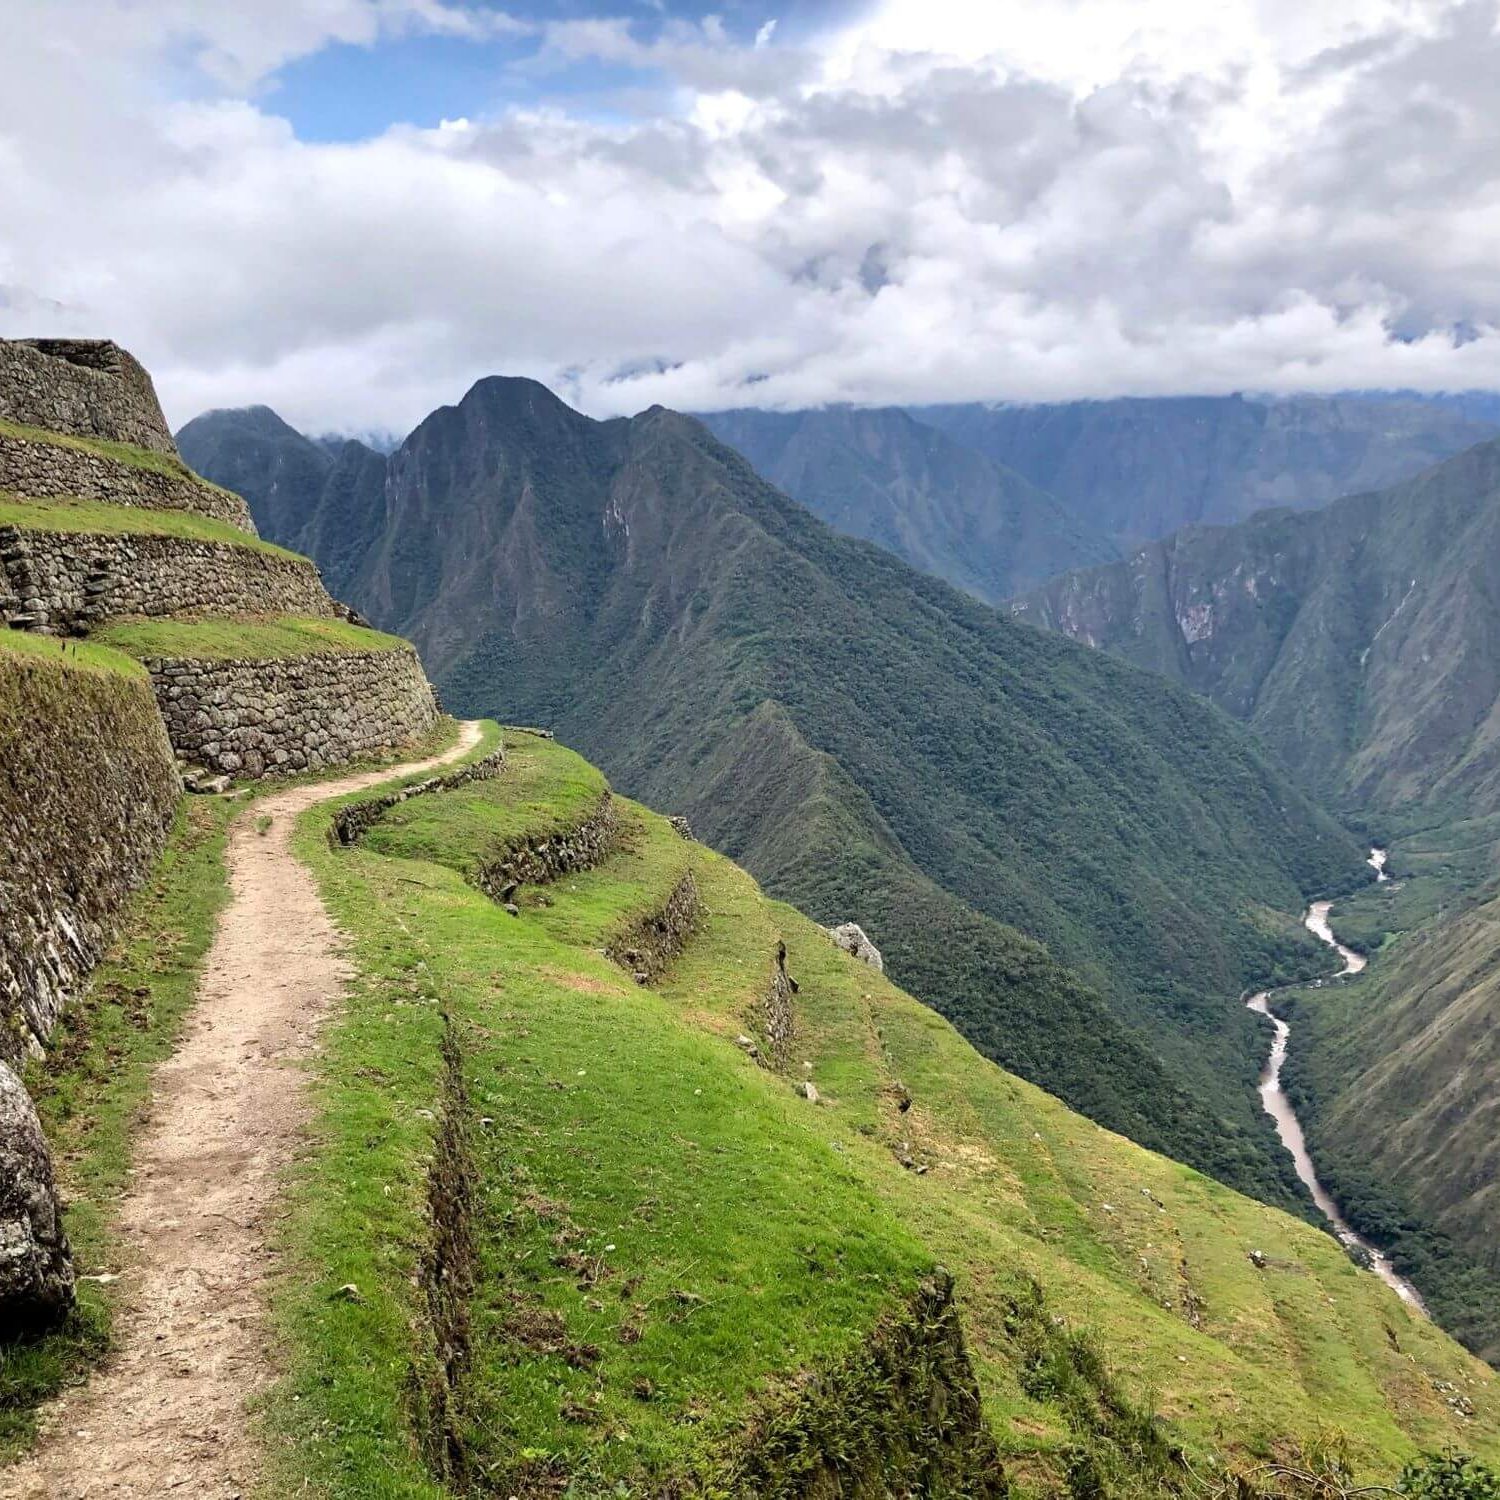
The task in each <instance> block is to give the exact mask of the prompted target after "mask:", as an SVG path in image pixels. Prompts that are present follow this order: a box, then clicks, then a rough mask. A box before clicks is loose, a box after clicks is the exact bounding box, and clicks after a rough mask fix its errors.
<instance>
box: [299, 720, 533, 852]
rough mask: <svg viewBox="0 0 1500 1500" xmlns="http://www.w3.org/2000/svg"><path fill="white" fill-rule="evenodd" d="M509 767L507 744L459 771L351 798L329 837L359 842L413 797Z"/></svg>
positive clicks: (487, 776) (488, 776)
mask: <svg viewBox="0 0 1500 1500" xmlns="http://www.w3.org/2000/svg"><path fill="white" fill-rule="evenodd" d="M504 769H505V746H504V745H501V746H500V748H499V749H498V750H491V751H490V753H489V754H488V755H484V756H481V757H480V758H479V759H478V760H476V761H472V762H471V763H470V764H469V765H467V766H462V767H460V768H459V769H458V770H457V771H449V772H448V773H447V775H445V776H429V777H428V778H427V780H426V781H418V782H414V783H413V784H412V785H411V786H404V787H401V788H399V789H398V790H396V791H394V792H386V793H384V794H383V795H382V796H379V797H366V798H365V799H364V800H363V801H360V802H351V803H349V805H348V806H347V807H341V808H339V810H338V811H337V812H336V813H335V814H334V815H333V822H332V824H331V825H330V827H329V830H328V837H329V840H330V841H331V842H332V843H335V844H354V843H358V842H359V840H360V839H362V838H363V837H364V836H365V834H366V833H368V832H369V830H370V829H371V828H373V827H374V826H375V824H377V823H378V822H379V821H380V820H381V819H382V818H383V817H384V816H385V815H386V814H387V813H388V812H389V811H390V810H391V809H392V808H393V807H399V806H400V805H401V804H402V803H403V802H410V801H411V799H412V798H413V797H426V796H430V795H431V794H432V793H433V792H451V791H456V790H457V789H458V788H459V787H461V786H468V785H469V784H470V782H474V781H493V780H494V779H495V778H496V777H497V776H498V775H499V774H500V773H501V772H502V771H503V770H504Z"/></svg>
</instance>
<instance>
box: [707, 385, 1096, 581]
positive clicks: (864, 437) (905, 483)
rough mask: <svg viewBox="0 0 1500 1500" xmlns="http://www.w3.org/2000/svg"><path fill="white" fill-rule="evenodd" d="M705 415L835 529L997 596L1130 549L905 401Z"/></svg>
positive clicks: (712, 427)
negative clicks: (917, 415) (915, 414)
mask: <svg viewBox="0 0 1500 1500" xmlns="http://www.w3.org/2000/svg"><path fill="white" fill-rule="evenodd" d="M700 420H701V421H702V422H703V424H704V426H706V427H707V428H708V430H709V431H710V432H712V433H713V434H714V436H715V437H717V438H718V439H719V440H720V441H721V442H724V443H727V444H728V445H729V446H730V447H731V448H734V449H736V450H738V451H739V452H740V453H742V454H743V455H744V456H745V457H746V458H747V459H749V461H750V464H751V467H753V468H754V469H755V471H756V472H757V473H758V474H759V475H760V476H761V477H762V478H763V479H767V480H769V481H770V482H771V483H772V484H774V485H775V486H776V488H777V489H779V490H781V491H782V492H783V493H785V494H788V495H790V496H791V497H792V499H794V500H799V501H801V503H802V504H803V505H805V506H807V508H808V509H809V510H810V511H812V513H813V514H814V515H816V516H820V517H821V518H822V519H823V520H825V521H827V522H828V524H829V525H830V526H832V527H833V528H834V530H835V531H841V532H843V533H844V534H845V535H846V536H856V537H862V538H863V539H864V540H865V541H868V542H874V543H876V544H877V545H878V546H881V547H884V548H886V550H887V551H890V552H894V553H895V554H896V556H897V557H901V558H904V559H905V560H906V561H907V562H909V563H910V564H911V565H912V567H914V568H920V569H921V570H922V571H923V572H924V573H932V574H935V575H936V576H937V577H939V578H945V579H947V581H948V582H949V583H951V584H952V585H953V586H954V587H955V588H961V589H964V590H966V591H967V592H968V593H971V594H973V595H975V596H976V597H977V598H980V599H983V600H985V601H986V602H987V603H990V604H994V603H998V602H999V601H1000V600H1002V599H1006V598H1008V597H1009V596H1010V595H1012V594H1017V593H1020V592H1022V591H1023V590H1025V589H1028V588H1031V587H1033V586H1034V585H1036V584H1039V583H1042V582H1043V581H1045V580H1046V579H1048V578H1051V577H1052V576H1053V575H1054V574H1057V573H1062V572H1065V571H1066V570H1068V569H1070V568H1084V567H1090V566H1092V565H1094V564H1096V563H1102V562H1108V561H1111V560H1112V559H1113V558H1115V557H1116V556H1117V555H1118V553H1117V550H1116V548H1115V546H1114V544H1113V543H1112V542H1111V541H1110V540H1109V539H1108V538H1107V536H1105V535H1104V534H1103V533H1102V532H1100V531H1098V530H1097V529H1095V528H1093V527H1091V526H1090V525H1089V524H1088V523H1087V522H1085V521H1084V520H1082V519H1081V518H1080V517H1079V516H1078V515H1076V514H1074V513H1073V512H1072V511H1070V510H1069V509H1068V508H1067V507H1066V506H1065V505H1063V504H1061V503H1060V502H1059V501H1058V500H1056V499H1054V498H1053V497H1052V496H1051V495H1049V494H1047V493H1045V492H1044V491H1042V490H1039V489H1038V488H1037V487H1036V486H1035V485H1033V484H1030V483H1028V482H1027V481H1026V480H1025V479H1022V478H1021V476H1020V475H1019V474H1014V473H1012V472H1010V471H1009V470H1008V469H1005V468H1003V467H1002V466H1001V465H999V464H997V463H995V462H993V461H992V460H991V459H988V458H986V457H985V456H984V454H982V453H980V452H979V451H978V450H977V449H974V448H969V447H965V446H964V445H963V444H961V443H957V442H954V441H953V440H952V439H951V438H949V437H947V436H946V435H945V434H944V433H942V432H939V431H938V430H937V429H936V428H934V427H929V426H927V425H926V424H925V423H921V422H918V421H916V420H915V419H913V418H912V417H911V416H910V415H909V414H908V413H906V412H904V411H902V410H900V409H899V408H897V407H887V408H884V409H873V408H872V409H859V408H851V407H835V408H829V409H826V410H822V411H799V412H767V411H753V410H742V411H721V412H709V413H705V414H704V415H703V416H702V418H701V419H700Z"/></svg>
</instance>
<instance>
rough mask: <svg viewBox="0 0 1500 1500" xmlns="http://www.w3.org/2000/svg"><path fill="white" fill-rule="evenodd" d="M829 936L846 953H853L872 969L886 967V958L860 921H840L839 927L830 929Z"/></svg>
mask: <svg viewBox="0 0 1500 1500" xmlns="http://www.w3.org/2000/svg"><path fill="white" fill-rule="evenodd" d="M828 936H829V937H831V938H832V939H833V940H834V942H835V943H837V944H838V946H839V947H840V948H842V949H843V950H844V952H845V953H852V954H853V955H854V956H855V958H857V959H858V960H859V961H860V962H861V963H866V964H869V966H870V967H871V968H872V969H880V970H884V969H885V960H884V959H883V958H882V957H881V956H880V949H879V948H877V947H876V946H875V944H874V943H872V942H871V941H870V939H869V936H868V934H867V933H866V932H865V930H864V928H863V927H861V926H860V925H859V923H858V922H840V923H839V925H838V926H837V927H830V928H829V929H828Z"/></svg>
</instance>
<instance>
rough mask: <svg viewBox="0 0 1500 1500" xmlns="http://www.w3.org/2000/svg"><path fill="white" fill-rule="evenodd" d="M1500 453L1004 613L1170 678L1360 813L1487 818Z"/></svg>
mask: <svg viewBox="0 0 1500 1500" xmlns="http://www.w3.org/2000/svg"><path fill="white" fill-rule="evenodd" d="M1497 569H1500V443H1484V444H1481V445H1479V446H1477V447H1475V448H1473V449H1471V450H1469V451H1468V452H1466V453H1463V454H1460V455H1459V456H1458V457H1456V458H1453V459H1450V460H1449V461H1448V462H1446V463H1444V464H1441V465H1439V466H1438V467H1436V468H1434V469H1431V470H1429V471H1428V472H1427V473H1425V474H1423V475H1422V476H1420V477H1419V478H1417V479H1415V480H1412V481H1409V482H1408V483H1406V484H1402V485H1398V486H1395V487H1394V488H1392V489H1389V490H1384V491H1380V492H1378V493H1374V494H1369V495H1358V496H1351V497H1349V498H1347V499H1344V500H1340V501H1337V502H1335V503H1334V504H1333V505H1331V506H1329V507H1328V508H1327V509H1326V510H1323V511H1318V512H1316V513H1311V514H1302V515H1293V514H1290V513H1288V512H1284V511H1278V512H1268V513H1265V514H1262V515H1259V516H1256V517H1254V518H1253V519H1252V520H1250V521H1248V522H1246V523H1244V524H1243V525H1241V526H1236V527H1222V528H1214V527H1190V528H1188V529H1187V530H1185V531H1182V532H1179V533H1178V534H1177V535H1176V536H1173V537H1169V538H1167V539H1166V540H1165V541H1163V542H1157V543H1151V544H1148V545H1146V546H1143V547H1141V548H1139V549H1138V550H1137V551H1135V552H1134V553H1133V554H1132V555H1131V556H1130V557H1129V558H1127V559H1126V560H1124V561H1122V562H1119V563H1114V564H1110V565H1108V566H1107V567H1104V568H1101V569H1094V570H1090V571H1085V572H1082V573H1072V574H1068V575H1065V576H1064V577H1062V578H1058V579H1054V580H1053V581H1052V582H1051V583H1049V584H1047V585H1046V586H1044V587H1043V588H1041V589H1039V590H1036V591H1035V592H1034V593H1032V594H1029V595H1025V596H1023V597H1022V598H1020V599H1018V600H1016V601H1015V602H1014V604H1013V605H1012V606H1011V608H1012V610H1013V612H1014V614H1015V615H1016V617H1017V618H1019V619H1022V620H1025V621H1028V622H1030V623H1032V624H1036V625H1041V626H1044V627H1046V628H1048V629H1052V630H1057V631H1061V632H1063V633H1065V634H1067V635H1070V636H1072V637H1073V638H1074V639H1076V640H1081V641H1084V642H1086V643H1087V644H1089V645H1092V646H1098V647H1101V648H1102V649H1104V650H1106V651H1109V652H1112V653H1114V654H1116V655H1119V656H1123V657H1125V658H1126V659H1127V660H1130V661H1132V662H1135V663H1136V664H1137V665H1140V666H1144V667H1148V668H1151V669H1153V670H1155V671H1159V672H1164V673H1166V674H1167V675H1168V676H1171V677H1175V678H1177V679H1178V680H1179V681H1182V682H1185V683H1187V684H1188V686H1190V687H1192V688H1194V689H1195V690H1197V691H1198V692H1201V693H1205V694H1207V695H1208V696H1209V697H1211V698H1213V699H1214V700H1215V701H1216V702H1218V703H1220V704H1221V705H1222V706H1223V707H1224V708H1226V709H1228V710H1229V711H1230V712H1231V713H1233V714H1235V715H1236V716H1237V717H1240V718H1242V719H1245V720H1247V721H1248V722H1249V723H1250V724H1251V725H1252V726H1253V727H1254V728H1255V729H1256V730H1257V731H1258V732H1259V734H1260V735H1261V736H1262V737H1263V738H1264V739H1265V740H1266V741H1267V742H1268V743H1269V744H1270V745H1271V746H1272V747H1273V748H1274V749H1275V751H1276V752H1277V754H1278V755H1279V756H1280V757H1281V759H1282V760H1283V761H1285V763H1286V764H1288V765H1289V766H1291V767H1293V768H1294V769H1295V770H1297V771H1298V772H1299V773H1300V774H1301V775H1302V777H1303V778H1304V780H1305V781H1306V782H1307V783H1308V784H1309V785H1312V786H1314V787H1317V788H1319V789H1321V790H1322V791H1324V792H1325V793H1327V794H1329V795H1332V796H1335V797H1337V798H1339V799H1341V800H1342V801H1344V802H1346V803H1348V804H1350V805H1353V806H1357V807H1361V808H1384V809H1397V808H1410V807H1411V806H1412V805H1414V804H1422V805H1424V806H1425V807H1427V808H1428V809H1431V810H1433V811H1436V812H1442V811H1466V812H1481V813H1482V812H1490V811H1494V810H1496V809H1497V808H1500V706H1497V700H1500V666H1497V663H1500V655H1497V652H1496V649H1495V643H1496V641H1497V639H1500V611H1497V608H1496V605H1495V600H1496V598H1497V597H1500V594H1497V586H1500V572H1497Z"/></svg>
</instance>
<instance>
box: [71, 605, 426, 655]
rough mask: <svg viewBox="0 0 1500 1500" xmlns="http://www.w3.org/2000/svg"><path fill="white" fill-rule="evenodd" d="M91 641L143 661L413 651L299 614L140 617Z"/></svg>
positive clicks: (374, 634) (387, 638)
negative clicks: (204, 617)
mask: <svg viewBox="0 0 1500 1500" xmlns="http://www.w3.org/2000/svg"><path fill="white" fill-rule="evenodd" d="M90 639H91V640H94V641H98V642H101V643H102V644H104V645H108V646H113V647H115V648H116V649H117V650H120V651H123V652H125V653H126V654H127V655H129V656H133V657H135V658H137V659H138V660H140V661H151V660H154V659H157V658H164V659H180V660H191V661H272V660H292V659H294V658H296V657H299V656H340V655H348V654H352V653H355V652H363V651H410V650H411V649H412V648H411V646H410V644H409V643H408V642H406V641H404V640H402V639H401V638H400V637H399V636H394V635H386V634H384V633H383V632H382V631H379V630H367V629H365V628H364V627H363V626H360V625H350V624H347V623H346V622H345V621H343V620H319V619H312V618H309V617H304V616H297V615H281V616H271V617H264V618H253V619H252V618H240V619H231V620H219V619H213V620H200V619H185V618H182V617H178V618H176V619H170V620H140V621H129V622H124V623H120V624H114V625H109V626H106V627H105V628H104V629H103V630H100V631H97V632H95V634H94V635H93V636H92V637H90Z"/></svg>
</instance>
